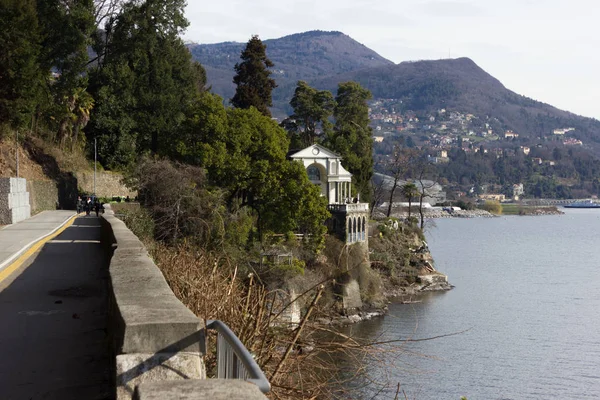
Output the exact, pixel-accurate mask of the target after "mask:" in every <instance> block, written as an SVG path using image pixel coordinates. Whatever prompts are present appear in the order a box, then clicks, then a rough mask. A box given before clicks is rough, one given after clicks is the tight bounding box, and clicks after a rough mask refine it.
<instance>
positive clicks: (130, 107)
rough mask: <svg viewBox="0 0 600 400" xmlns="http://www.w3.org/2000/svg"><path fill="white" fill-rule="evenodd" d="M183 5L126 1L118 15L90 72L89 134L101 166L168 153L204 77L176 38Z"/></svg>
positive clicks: (183, 23)
mask: <svg viewBox="0 0 600 400" xmlns="http://www.w3.org/2000/svg"><path fill="white" fill-rule="evenodd" d="M184 7H185V1H184V0H169V1H166V2H165V1H163V0H147V1H145V2H137V1H130V2H128V3H126V4H125V5H124V6H123V8H122V10H121V13H120V14H119V16H118V17H117V20H116V22H115V24H114V32H113V33H112V34H111V36H110V41H109V42H108V44H107V47H106V49H105V52H104V59H103V62H102V66H101V67H98V68H97V69H96V71H95V72H94V73H93V84H94V85H93V90H94V93H95V95H96V100H97V103H98V104H97V109H96V112H95V113H94V114H93V115H92V122H91V128H90V129H89V130H88V135H90V136H101V137H102V140H101V141H100V142H101V144H100V151H99V154H100V157H101V160H102V162H103V163H105V164H107V163H108V165H112V166H116V165H119V164H127V163H129V162H131V161H132V160H133V159H135V157H136V156H137V155H138V154H139V153H140V152H144V151H149V152H151V153H154V154H170V153H171V152H172V151H173V143H175V142H176V141H177V136H178V135H179V130H180V129H181V127H182V126H183V124H184V123H185V121H186V119H187V113H188V112H189V110H190V107H191V105H192V104H193V103H194V101H195V99H196V98H197V96H198V94H199V92H200V88H202V87H203V86H204V84H205V77H206V75H205V74H204V70H203V68H202V67H201V66H200V65H199V64H197V63H194V62H193V61H192V58H191V55H190V53H189V51H188V50H187V48H186V47H185V45H184V43H183V41H182V40H181V38H180V37H179V35H180V33H181V32H182V31H183V30H184V29H185V27H186V26H187V25H188V22H187V20H186V19H185V17H184V15H183V11H184Z"/></svg>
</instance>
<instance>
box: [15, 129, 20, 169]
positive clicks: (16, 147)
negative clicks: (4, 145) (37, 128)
mask: <svg viewBox="0 0 600 400" xmlns="http://www.w3.org/2000/svg"><path fill="white" fill-rule="evenodd" d="M16 132H17V142H16V143H15V156H16V159H17V178H18V177H19V130H18V129H16Z"/></svg>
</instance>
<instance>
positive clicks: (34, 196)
mask: <svg viewBox="0 0 600 400" xmlns="http://www.w3.org/2000/svg"><path fill="white" fill-rule="evenodd" d="M27 191H28V192H29V204H30V205H31V213H32V214H37V213H39V212H42V211H44V210H56V206H57V204H58V186H57V185H56V182H55V181H32V180H28V181H27Z"/></svg>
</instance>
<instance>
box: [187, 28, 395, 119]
mask: <svg viewBox="0 0 600 400" xmlns="http://www.w3.org/2000/svg"><path fill="white" fill-rule="evenodd" d="M263 43H264V44H265V45H266V47H267V56H268V57H269V59H270V60H271V61H273V63H274V64H275V67H274V68H273V75H272V76H273V78H274V79H275V80H276V82H277V85H278V88H277V89H275V90H274V92H273V99H274V110H273V114H274V115H280V116H281V115H284V114H287V112H288V111H289V107H288V105H287V103H289V101H290V99H291V97H292V95H293V93H294V89H295V87H296V84H297V82H298V81H299V80H311V79H315V78H320V77H326V76H331V75H338V74H343V73H345V72H352V71H356V70H360V69H364V68H373V67H382V66H393V65H394V63H393V62H392V61H390V60H387V59H385V58H383V57H381V56H380V55H379V54H377V53H376V52H374V51H373V50H371V49H369V48H368V47H366V46H364V45H362V44H360V43H358V42H357V41H355V40H354V39H352V38H351V37H349V36H348V35H345V34H343V33H341V32H325V31H310V32H305V33H297V34H294V35H289V36H285V37H282V38H280V39H269V40H264V41H263ZM245 46H246V43H237V42H225V43H217V44H189V45H188V48H189V49H190V52H191V53H192V56H193V57H194V59H195V60H197V61H199V62H200V63H201V64H202V65H203V66H204V68H205V69H206V73H207V77H208V82H209V84H210V85H211V86H212V90H213V92H215V93H217V94H219V95H220V96H222V97H223V98H224V99H225V100H228V99H230V98H231V97H233V94H234V92H235V86H234V85H233V76H234V66H235V64H236V63H238V62H239V61H240V54H241V52H242V50H243V49H244V47H245Z"/></svg>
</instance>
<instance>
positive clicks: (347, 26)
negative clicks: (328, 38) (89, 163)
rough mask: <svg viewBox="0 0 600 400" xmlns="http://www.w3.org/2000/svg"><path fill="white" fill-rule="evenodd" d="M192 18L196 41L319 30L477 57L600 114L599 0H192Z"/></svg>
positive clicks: (384, 50)
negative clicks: (212, 0)
mask: <svg viewBox="0 0 600 400" xmlns="http://www.w3.org/2000/svg"><path fill="white" fill-rule="evenodd" d="M186 17H187V18H188V20H189V22H190V26H189V27H188V29H187V31H186V33H185V34H184V39H185V40H186V41H193V42H196V43H219V42H225V41H237V42H247V41H248V39H250V37H251V36H252V35H254V34H257V35H259V36H260V38H261V39H262V40H266V39H276V38H279V37H282V36H286V35H290V34H293V33H300V32H306V31H310V30H315V29H319V30H325V31H340V32H343V33H345V34H347V35H348V36H350V37H352V38H353V39H354V40H356V41H358V42H360V43H362V44H364V45H365V46H367V47H369V48H371V49H372V50H374V51H376V52H377V53H379V54H380V55H381V56H383V57H385V58H387V59H389V60H391V61H393V62H395V63H399V62H402V61H414V60H435V59H441V58H448V57H451V58H457V57H469V58H471V59H472V60H473V61H474V62H475V63H477V64H478V65H479V66H480V67H481V68H483V69H484V70H485V71H487V72H488V73H490V74H491V75H492V76H494V77H495V78H497V79H498V80H500V82H502V83H503V84H504V86H506V87H507V88H508V89H510V90H513V91H515V92H517V93H519V94H522V95H525V96H527V97H531V98H533V99H535V100H539V101H542V102H544V103H548V104H551V105H553V106H555V107H558V108H560V109H564V110H567V111H571V112H573V113H575V114H579V115H583V116H586V117H592V118H596V119H600V77H599V74H600V1H598V0H465V1H454V0H448V1H445V0H375V1H373V0H298V1H285V0H252V1H248V0H219V1H214V2H208V1H199V0H188V5H187V8H186ZM267 51H268V50H267Z"/></svg>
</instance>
